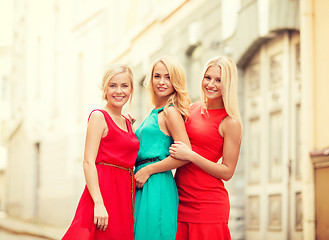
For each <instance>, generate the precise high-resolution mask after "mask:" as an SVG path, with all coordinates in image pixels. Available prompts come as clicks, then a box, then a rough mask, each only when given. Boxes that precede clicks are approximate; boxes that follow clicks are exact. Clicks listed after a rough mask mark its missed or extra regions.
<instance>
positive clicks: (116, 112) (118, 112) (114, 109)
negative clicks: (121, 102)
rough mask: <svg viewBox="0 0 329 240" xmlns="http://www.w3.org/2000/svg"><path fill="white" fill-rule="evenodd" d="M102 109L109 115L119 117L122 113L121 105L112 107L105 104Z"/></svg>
mask: <svg viewBox="0 0 329 240" xmlns="http://www.w3.org/2000/svg"><path fill="white" fill-rule="evenodd" d="M104 110H106V111H107V112H108V113H109V114H110V115H111V116H116V117H121V115H122V107H121V108H117V107H114V106H113V105H108V104H107V105H106V106H105V107H104Z"/></svg>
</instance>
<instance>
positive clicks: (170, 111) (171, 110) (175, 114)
mask: <svg viewBox="0 0 329 240" xmlns="http://www.w3.org/2000/svg"><path fill="white" fill-rule="evenodd" d="M166 112H167V116H166V117H167V119H168V120H177V119H178V118H182V116H181V114H180V112H179V111H178V110H177V109H176V108H175V107H174V106H169V107H168V108H167V109H166Z"/></svg>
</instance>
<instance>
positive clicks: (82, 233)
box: [62, 109, 139, 240]
mask: <svg viewBox="0 0 329 240" xmlns="http://www.w3.org/2000/svg"><path fill="white" fill-rule="evenodd" d="M93 111H101V112H102V113H103V114H104V117H105V120H106V123H107V126H108V133H107V135H106V136H105V137H103V138H102V139H101V141H100V144H99V149H98V154H97V157H96V162H95V164H96V168H97V173H98V180H99V187H100V190H101V194H102V197H103V201H104V205H105V207H106V210H107V212H108V215H109V225H108V227H107V228H106V230H105V231H101V230H99V229H98V228H96V226H95V224H94V202H93V200H92V198H91V195H90V193H89V191H88V188H87V186H86V187H85V190H84V192H83V193H82V196H81V199H80V201H79V204H78V207H77V210H76V213H75V216H74V219H73V221H72V223H71V226H70V227H69V229H68V230H67V232H66V234H65V235H64V237H63V238H62V239H63V240H114V239H118V240H119V239H120V240H132V239H134V230H133V206H132V200H133V199H134V194H135V192H134V189H135V186H134V183H135V182H134V176H133V172H132V171H130V172H129V171H128V169H131V170H132V169H133V167H134V165H135V161H136V157H137V153H138V148H139V142H138V139H137V137H136V136H135V134H134V132H133V131H132V128H131V125H130V123H129V121H128V120H127V119H126V124H127V127H128V132H126V131H124V130H122V129H120V128H119V127H118V126H117V125H116V124H115V122H114V121H113V120H112V118H111V117H110V115H109V114H108V113H107V112H106V111H104V110H99V109H96V110H93ZM89 117H90V116H89ZM100 163H105V164H100ZM108 164H111V165H108ZM113 165H115V166H113ZM119 167H121V168H119ZM132 194H133V196H132Z"/></svg>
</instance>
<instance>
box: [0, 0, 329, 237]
mask: <svg viewBox="0 0 329 240" xmlns="http://www.w3.org/2000/svg"><path fill="white" fill-rule="evenodd" d="M328 10H329V2H327V1H325V0H299V1H298V0H277V1H271V0H258V1H255V0H231V1H221V0H207V1H206V0H156V1H147V0H122V1H114V0H113V1H106V0H93V1H92V0H69V1H67V0H66V1H64V0H50V1H42V0H30V1H27V0H15V1H14V18H13V21H14V25H13V26H14V33H13V50H12V61H13V66H12V71H11V74H10V77H9V78H8V79H9V89H10V91H11V92H10V97H11V98H10V106H11V107H10V118H9V119H10V120H8V121H6V122H5V125H4V126H5V127H4V134H5V138H6V139H5V140H6V145H7V151H8V167H7V169H6V172H7V191H6V211H7V213H8V214H9V215H11V216H15V217H19V218H23V219H31V220H37V221H41V222H44V223H49V224H54V225H64V226H65V225H68V224H69V223H70V221H71V220H72V218H73V214H74V211H75V208H76V206H77V201H78V200H79V197H80V195H81V192H82V189H83V187H84V177H83V170H82V159H83V147H84V135H85V130H86V123H87V117H88V114H89V112H90V111H91V110H92V109H93V108H97V107H101V106H102V104H104V103H103V102H102V101H101V91H100V90H99V86H100V82H101V78H102V74H103V70H104V67H105V66H106V64H108V63H114V62H122V63H127V64H128V65H130V66H131V67H132V68H133V71H134V75H135V95H134V99H133V103H132V105H131V106H130V107H127V109H126V111H130V112H132V114H133V115H134V116H136V118H137V119H138V121H137V123H136V125H137V126H138V125H139V124H140V123H141V120H142V119H143V118H144V117H145V115H146V113H147V111H148V109H147V105H148V104H147V97H146V95H147V93H146V91H145V89H144V87H143V86H142V83H143V80H144V78H145V74H146V73H147V72H148V69H149V66H150V64H151V63H152V62H153V61H154V60H155V59H156V58H158V57H160V56H161V55H163V54H166V55H174V56H176V57H177V58H178V59H179V60H180V61H181V62H182V63H183V65H184V67H185V69H186V71H187V76H188V90H189V93H190V97H191V99H192V101H197V100H198V99H199V96H200V81H201V73H202V69H203V66H204V64H205V63H206V61H207V60H208V59H209V58H210V57H213V56H216V55H228V56H230V57H231V58H232V59H233V60H234V61H235V62H236V63H237V66H238V69H239V81H240V89H239V91H240V92H239V95H240V108H241V112H242V118H243V123H244V134H243V143H242V149H241V157H240V159H239V163H238V166H237V170H236V173H235V176H234V177H233V178H232V179H231V180H230V181H229V182H227V183H226V186H227V188H228V191H229V194H230V200H231V215H230V222H229V226H230V229H231V234H232V239H261V240H263V239H287V240H288V239H296V240H299V239H307V240H312V239H316V236H317V239H326V237H327V238H328V230H327V229H328V224H329V223H328V220H327V219H326V216H328V214H329V213H328V208H327V207H326V204H325V200H328V198H329V197H328V191H325V186H326V185H325V184H324V183H325V182H326V181H328V180H329V179H328V176H329V175H328V174H327V173H328V171H329V170H328V169H329V168H328V166H329V164H328V162H329V161H328V157H327V155H328V151H326V149H325V148H326V147H328V145H329V144H328V142H329V138H328V136H329V127H328V126H327V124H326V123H328V120H329V113H328V112H327V111H325V104H326V103H327V102H328V95H327V94H326V90H327V89H328V88H329V82H328V81H326V78H327V76H328V75H329V72H328V71H329V68H328V67H327V66H328V60H327V58H326V56H327V55H328V54H329V50H328V48H327V47H326V43H327V42H328V40H329V39H328V38H329V33H328V32H327V31H326V29H327V28H326V22H327V21H328V20H329V19H328V18H329V17H328V16H327V14H326V13H327V12H328ZM137 126H135V127H137ZM0 143H1V142H0ZM322 149H324V151H321V150H322ZM319 150H320V151H319ZM315 180H316V181H315ZM321 213H323V214H321ZM326 213H327V214H326ZM315 222H317V225H316V224H315Z"/></svg>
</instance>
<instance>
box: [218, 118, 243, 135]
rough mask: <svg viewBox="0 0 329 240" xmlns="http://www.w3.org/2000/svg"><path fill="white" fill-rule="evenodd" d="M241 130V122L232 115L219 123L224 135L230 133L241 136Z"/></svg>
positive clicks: (220, 130)
mask: <svg viewBox="0 0 329 240" xmlns="http://www.w3.org/2000/svg"><path fill="white" fill-rule="evenodd" d="M241 130H242V129H241V124H240V122H239V121H238V120H236V119H235V118H232V117H230V116H227V117H226V118H224V119H223V121H222V123H221V124H220V125H219V132H222V133H223V135H225V134H229V135H231V136H241Z"/></svg>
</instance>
